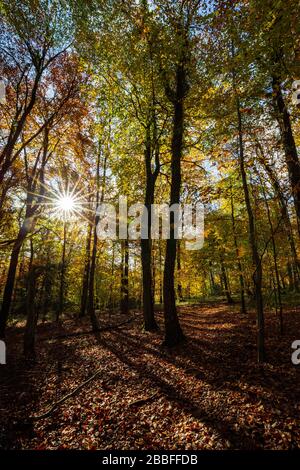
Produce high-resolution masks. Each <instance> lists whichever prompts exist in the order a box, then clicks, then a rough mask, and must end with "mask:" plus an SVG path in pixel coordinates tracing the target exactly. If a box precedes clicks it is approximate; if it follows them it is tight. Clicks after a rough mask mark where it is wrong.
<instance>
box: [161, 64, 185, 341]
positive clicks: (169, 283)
mask: <svg viewBox="0 0 300 470" xmlns="http://www.w3.org/2000/svg"><path fill="white" fill-rule="evenodd" d="M185 86H186V74H185V69H184V66H183V65H181V64H180V65H177V70H176V96H175V98H174V100H173V107H174V116H173V132H172V155H171V178H172V179H171V197H170V206H172V204H179V202H180V187H181V158H182V146H183V132H184V96H185ZM175 222H176V221H175V217H174V213H171V214H170V238H169V239H168V240H166V255H165V269H164V287H163V292H164V320H165V345H166V346H174V345H176V344H178V343H180V342H181V341H182V340H183V339H184V335H183V332H182V330H181V327H180V324H179V320H178V316H177V310H176V301H175V298H176V296H175V286H174V270H175V261H176V245H177V240H176V239H175V236H174V235H175V233H174V223H175Z"/></svg>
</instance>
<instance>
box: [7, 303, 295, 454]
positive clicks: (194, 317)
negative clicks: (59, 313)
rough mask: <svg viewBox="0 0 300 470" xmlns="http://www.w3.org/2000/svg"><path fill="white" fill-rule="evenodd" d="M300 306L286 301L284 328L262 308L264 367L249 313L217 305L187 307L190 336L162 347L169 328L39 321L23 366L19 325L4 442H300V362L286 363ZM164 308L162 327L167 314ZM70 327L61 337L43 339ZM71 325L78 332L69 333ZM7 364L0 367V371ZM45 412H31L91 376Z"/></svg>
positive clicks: (220, 445) (52, 445)
mask: <svg viewBox="0 0 300 470" xmlns="http://www.w3.org/2000/svg"><path fill="white" fill-rule="evenodd" d="M299 313H300V311H299V309H298V310H297V309H287V310H286V312H285V316H284V321H285V335H284V336H283V337H282V338H280V337H279V335H278V332H277V323H278V322H277V320H276V318H275V315H274V313H273V312H272V313H271V312H270V313H267V315H266V317H267V318H266V345H267V354H268V362H267V363H266V364H265V365H257V363H256V348H255V339H256V338H255V320H254V316H252V315H249V316H241V315H240V314H239V313H238V308H237V307H236V306H234V307H232V306H230V307H228V306H227V305H225V304H222V303H216V304H201V305H191V306H185V307H181V308H180V320H181V324H182V326H183V329H184V330H185V332H186V334H187V341H186V342H185V343H184V344H183V345H182V346H180V347H177V348H174V349H172V350H166V349H163V348H162V347H161V343H162V337H163V334H162V332H159V333H158V334H148V333H144V332H142V331H141V327H140V322H141V318H140V316H139V315H137V316H136V318H135V320H134V321H133V322H131V323H127V324H124V325H123V326H121V327H119V328H116V329H113V330H107V331H103V332H100V333H99V334H97V335H83V336H80V335H74V333H78V332H79V331H80V328H81V330H87V329H88V328H89V325H88V324H87V323H82V324H81V325H78V324H77V325H75V323H74V322H73V321H71V320H70V321H66V322H65V323H64V325H63V327H62V326H61V327H60V329H59V331H58V329H57V327H55V326H53V325H51V324H50V323H49V324H48V323H47V324H44V325H39V329H38V343H37V351H38V362H37V363H36V364H34V365H31V366H27V367H26V368H24V361H23V360H21V359H20V353H21V349H20V347H21V344H20V343H21V332H22V331H21V330H22V329H21V328H16V327H14V328H11V329H10V331H9V333H8V344H11V348H8V349H9V357H8V362H9V368H8V366H5V370H4V372H3V373H2V376H1V379H0V386H1V404H0V410H1V415H2V417H1V425H0V439H1V441H0V442H1V444H0V445H1V447H2V448H8V447H9V448H16V449H20V448H22V449H64V448H68V449H259V448H265V449H274V448H276V449H292V448H300V431H299V418H300V400H299V398H300V397H299V395H300V387H299V374H300V370H299V368H297V367H295V366H292V364H291V361H290V356H291V343H292V341H294V340H295V339H297V338H296V336H297V332H299V327H300V315H299ZM157 318H158V321H159V324H160V326H161V329H162V314H161V313H160V312H158V314H157ZM62 334H64V335H65V337H62V338H60V339H58V338H56V339H52V341H51V340H49V341H44V339H46V338H48V339H50V338H54V337H56V336H60V335H62ZM68 334H72V336H68ZM1 371H2V369H1ZM96 371H98V373H97V376H96V377H95V378H94V379H93V380H91V381H89V382H88V383H86V384H85V386H84V387H82V388H81V389H80V390H79V391H78V393H76V394H74V395H73V396H72V397H70V399H68V400H66V401H64V402H62V403H61V404H60V405H59V406H58V407H57V408H56V409H55V410H54V411H53V412H52V413H51V414H50V415H49V416H47V417H46V418H44V419H40V420H38V421H36V422H34V423H28V418H29V417H30V416H32V415H39V414H42V413H43V412H45V411H46V410H47V409H48V408H49V407H51V405H52V404H53V403H55V402H57V401H59V400H60V399H61V398H62V397H64V396H65V395H66V394H68V393H70V392H71V391H72V390H73V389H75V388H76V387H78V385H80V384H81V383H82V382H84V381H87V379H88V378H89V377H91V376H92V375H93V374H95V372H96Z"/></svg>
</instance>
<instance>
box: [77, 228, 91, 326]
mask: <svg viewBox="0 0 300 470" xmlns="http://www.w3.org/2000/svg"><path fill="white" fill-rule="evenodd" d="M92 230H93V226H92V224H89V226H88V232H87V237H86V247H85V262H84V273H83V280H82V292H81V305H80V313H79V318H82V317H84V316H85V313H86V307H87V300H88V288H89V273H90V260H91V242H92Z"/></svg>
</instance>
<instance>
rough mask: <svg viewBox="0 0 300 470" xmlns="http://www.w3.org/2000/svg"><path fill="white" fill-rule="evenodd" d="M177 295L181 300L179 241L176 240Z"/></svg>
mask: <svg viewBox="0 0 300 470" xmlns="http://www.w3.org/2000/svg"><path fill="white" fill-rule="evenodd" d="M177 296H178V299H179V300H180V301H181V302H182V300H183V295H182V285H181V247H180V241H178V242H177Z"/></svg>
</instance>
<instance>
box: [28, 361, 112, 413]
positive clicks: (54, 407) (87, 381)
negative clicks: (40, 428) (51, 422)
mask: <svg viewBox="0 0 300 470" xmlns="http://www.w3.org/2000/svg"><path fill="white" fill-rule="evenodd" d="M100 372H103V370H102V369H97V371H96V372H95V373H94V374H93V375H91V376H90V377H89V378H88V379H86V380H85V381H84V382H82V383H81V384H80V385H78V386H77V387H76V388H74V390H72V391H71V392H70V393H68V394H67V395H65V396H64V397H62V398H61V399H60V400H58V401H56V402H55V403H53V404H52V405H51V406H50V407H49V408H48V409H47V411H45V412H44V413H42V414H40V415H35V416H30V417H29V420H31V421H37V420H39V419H43V418H48V416H50V415H51V413H53V411H55V410H56V409H57V408H58V406H59V405H61V404H62V403H64V402H65V401H66V400H68V399H69V398H71V397H72V396H73V395H75V393H77V392H79V390H81V389H82V388H83V387H84V386H85V385H87V384H88V383H90V382H91V381H92V380H94V379H95V378H96V377H97V376H98V375H99V374H100Z"/></svg>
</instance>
